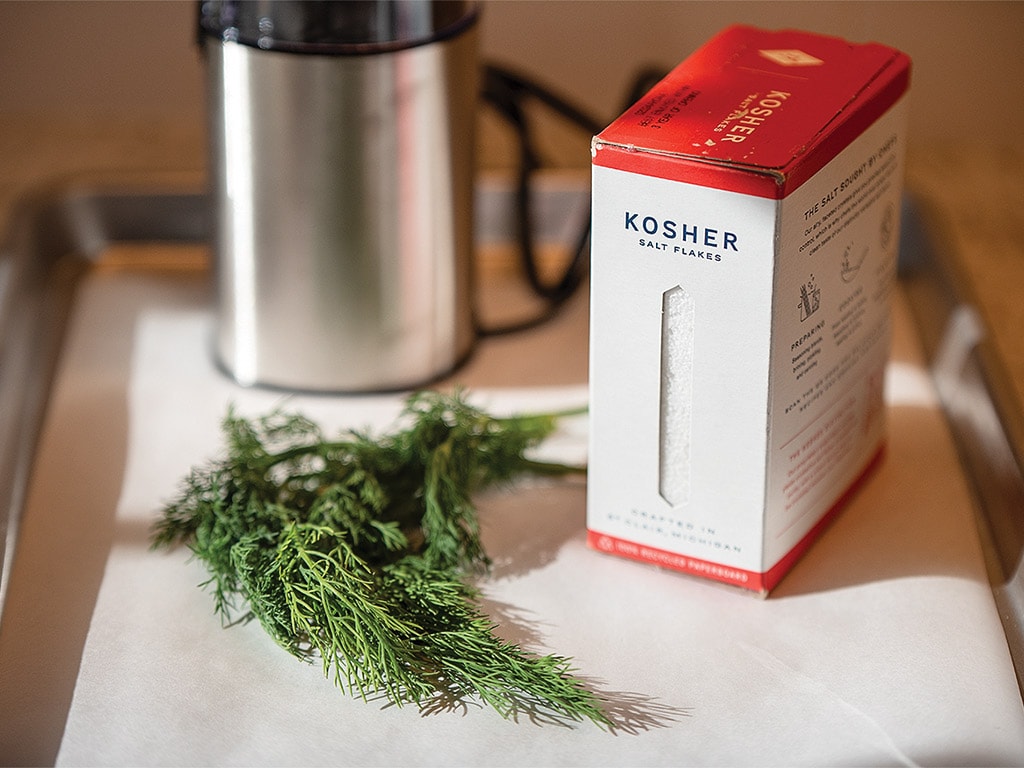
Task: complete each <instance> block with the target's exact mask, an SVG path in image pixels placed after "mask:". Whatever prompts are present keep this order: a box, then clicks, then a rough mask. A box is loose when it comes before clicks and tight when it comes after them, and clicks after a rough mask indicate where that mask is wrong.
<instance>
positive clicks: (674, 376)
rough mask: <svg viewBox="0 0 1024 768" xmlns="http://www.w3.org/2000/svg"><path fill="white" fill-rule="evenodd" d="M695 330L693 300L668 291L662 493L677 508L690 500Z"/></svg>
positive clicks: (664, 301) (663, 305)
mask: <svg viewBox="0 0 1024 768" xmlns="http://www.w3.org/2000/svg"><path fill="white" fill-rule="evenodd" d="M693 329H694V305H693V298H692V297H691V296H690V295H689V294H688V293H687V292H686V291H685V290H683V288H682V286H678V285H677V286H675V287H674V288H670V289H669V290H667V291H665V293H664V294H663V295H662V299H661V424H660V434H659V446H658V447H659V468H658V492H659V493H660V494H661V497H662V498H663V499H665V501H667V502H668V503H669V504H671V505H673V506H677V505H680V504H685V503H686V502H687V501H688V500H689V498H690V458H691V457H690V423H691V417H692V410H693Z"/></svg>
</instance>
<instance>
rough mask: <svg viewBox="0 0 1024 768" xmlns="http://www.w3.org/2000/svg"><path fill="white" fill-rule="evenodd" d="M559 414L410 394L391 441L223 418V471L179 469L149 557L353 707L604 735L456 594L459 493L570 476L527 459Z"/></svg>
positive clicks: (585, 705)
mask: <svg viewBox="0 0 1024 768" xmlns="http://www.w3.org/2000/svg"><path fill="white" fill-rule="evenodd" d="M566 413H568V412H566ZM561 415H566V414H541V415H530V416H515V417H508V418H495V417H492V416H490V415H488V414H486V413H485V412H483V411H481V410H479V409H477V408H475V407H473V406H471V405H469V404H468V403H467V402H466V399H465V398H464V396H463V395H462V394H461V393H458V392H457V393H455V394H452V395H443V394H438V393H434V392H419V393H416V394H414V395H412V396H411V397H410V398H409V399H408V400H407V402H406V407H405V411H404V414H403V423H404V424H405V426H404V427H403V428H401V429H399V430H397V431H396V432H394V433H393V434H390V435H387V436H384V437H377V438H375V437H372V436H370V435H368V434H365V433H359V432H350V433H347V434H345V435H343V436H342V438H341V439H339V440H331V441H328V440H325V439H324V435H323V434H322V433H321V430H320V429H319V428H318V427H317V425H315V424H314V423H313V422H311V421H309V420H308V419H306V418H304V417H302V416H300V415H296V414H289V413H285V412H281V411H275V412H274V413H271V414H270V415H268V416H265V417H263V418H259V419H255V420H247V419H243V418H240V417H238V416H237V415H236V414H235V413H234V412H233V411H229V413H228V415H227V417H226V418H225V420H224V422H223V430H224V435H225V438H226V443H227V455H226V457H225V458H223V459H222V460H219V461H216V462H214V463H212V464H209V465H206V466H204V467H201V468H195V469H193V470H192V472H191V473H190V475H189V476H188V477H187V479H186V480H185V483H184V488H183V490H182V492H181V493H180V496H179V497H178V498H177V499H176V500H174V501H173V502H172V503H170V504H169V505H168V506H166V507H165V509H164V510H163V514H162V516H161V518H160V520H159V522H158V523H157V526H156V528H155V531H154V534H153V546H154V547H166V546H172V545H174V544H177V543H184V544H187V545H188V546H189V547H190V548H191V549H192V551H193V552H194V554H195V556H196V557H198V558H199V559H200V560H201V561H202V562H203V563H204V564H205V565H206V567H207V569H208V570H209V572H210V579H209V581H208V582H206V584H205V585H204V586H208V587H209V588H210V589H211V590H212V592H213V596H214V599H215V606H216V610H217V612H218V613H219V614H220V615H221V616H222V618H223V619H224V620H225V622H226V623H229V624H230V623H235V622H238V621H248V620H251V619H253V618H255V619H258V620H259V622H260V623H261V624H262V625H263V627H264V628H265V629H266V631H267V632H268V633H269V634H270V635H271V636H272V637H273V638H274V640H276V641H277V643H279V644H280V645H281V646H283V647H284V648H285V649H287V650H288V651H290V652H291V653H292V654H294V655H295V656H296V657H298V658H300V659H304V660H310V661H311V660H314V659H317V658H318V659H320V661H321V662H322V664H323V669H324V674H325V675H326V676H328V677H329V678H332V679H333V680H334V682H335V683H336V684H337V685H338V686H339V687H340V688H342V689H343V690H345V691H347V692H348V693H350V694H352V695H357V696H360V697H362V698H364V699H368V698H370V697H377V696H383V697H385V698H386V699H387V700H388V701H390V702H392V703H394V704H398V705H401V704H405V703H415V704H417V705H419V706H420V707H421V708H422V709H424V710H425V711H426V710H432V709H436V708H445V707H453V706H456V705H461V704H463V703H464V702H465V701H466V700H467V699H468V698H470V697H473V696H478V697H479V698H480V699H481V700H482V701H484V702H486V703H487V704H489V705H491V706H492V707H494V708H495V709H496V710H497V711H498V712H500V713H501V714H502V715H503V716H505V717H507V718H510V717H516V716H517V715H518V714H519V713H521V712H525V713H527V714H528V715H529V716H531V717H534V718H536V719H539V720H542V721H554V722H563V721H567V720H569V721H572V720H584V719H589V720H591V721H594V722H595V723H597V724H599V725H602V726H610V725H611V723H610V722H609V720H608V718H607V717H606V715H605V714H604V712H603V711H602V709H601V707H600V704H599V702H598V700H597V697H596V696H595V695H594V694H593V693H592V692H591V691H589V690H588V689H587V688H586V687H585V686H584V685H583V684H582V683H581V682H580V681H579V680H578V679H576V678H575V677H574V676H573V672H572V669H571V668H570V662H569V660H568V659H567V658H564V657H560V656H553V655H548V656H535V655H531V654H529V653H527V652H525V651H524V650H523V649H521V648H520V647H519V646H518V645H516V644H513V643H510V642H507V641H505V640H503V639H501V638H500V637H498V635H497V634H496V633H495V629H496V625H495V624H494V622H493V621H491V619H490V618H488V617H487V616H486V614H485V613H484V612H483V611H482V610H481V608H480V606H479V593H478V591H477V590H476V589H475V588H474V587H473V586H472V585H471V584H470V583H468V582H467V577H469V576H472V575H479V574H481V573H483V572H485V571H486V568H487V566H488V565H489V564H490V561H489V559H488V556H487V554H486V552H485V551H484V548H483V545H482V543H481V539H480V528H479V523H478V519H477V511H476V508H475V507H474V505H473V501H472V496H473V494H474V493H476V492H478V491H480V490H482V489H485V488H488V487H492V486H495V485H498V484H502V483H508V482H510V481H512V480H514V479H516V478H517V477H519V476H521V475H523V474H527V473H534V474H543V475H554V476H557V475H566V474H570V473H576V472H584V471H585V469H584V468H582V467H577V466H571V465H565V464H559V463H551V462H544V461H537V460H534V459H531V458H528V457H527V456H526V453H527V451H528V450H529V449H530V448H532V447H534V446H536V445H537V444H538V443H539V442H540V441H542V440H543V439H544V438H545V437H547V436H548V435H549V434H550V433H551V432H552V431H553V430H554V428H555V426H556V423H557V419H558V418H559V416H561Z"/></svg>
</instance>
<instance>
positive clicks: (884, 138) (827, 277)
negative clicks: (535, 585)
mask: <svg viewBox="0 0 1024 768" xmlns="http://www.w3.org/2000/svg"><path fill="white" fill-rule="evenodd" d="M909 80H910V61H909V59H908V58H907V56H906V55H904V54H902V53H900V52H899V51H897V50H894V49H892V48H889V47H886V46H882V45H877V44H863V45H861V44H851V43H848V42H845V41H843V40H839V39H837V38H832V37H824V36H821V35H816V34H810V33H805V32H798V31H765V30H760V29H754V28H751V27H742V26H737V27H731V28H729V29H726V30H725V31H723V32H722V33H721V34H719V35H718V36H716V37H715V38H713V39H712V40H711V41H709V42H708V43H707V44H706V45H705V46H703V47H702V48H701V49H700V50H698V51H697V52H696V53H694V54H693V55H692V56H691V57H690V58H688V59H687V60H686V61H684V62H683V63H682V64H680V65H679V66H678V67H677V68H676V69H675V70H673V71H672V72H671V73H670V74H669V75H668V76H667V77H666V78H665V79H664V80H662V81H661V83H659V84H658V85H657V86H656V87H655V88H653V89H652V90H651V91H650V92H649V93H648V94H647V95H646V96H645V97H644V98H642V99H641V100H640V101H638V102H637V103H636V104H635V105H634V106H633V107H632V108H631V109H629V110H628V111H627V112H626V113H625V114H623V115H622V116H621V117H620V118H619V119H617V120H616V121H615V122H613V123H612V124H611V125H610V126H609V127H608V128H607V129H606V130H605V131H603V132H602V133H601V134H600V135H598V136H597V137H595V138H594V141H593V145H592V155H593V186H592V190H593V193H592V194H593V203H592V205H593V234H592V267H591V275H592V283H591V329H590V334H591V336H590V419H591V422H590V456H589V465H590V469H589V473H588V501H587V528H588V543H589V544H590V546H592V547H593V548H595V549H597V550H600V551H604V552H609V553H613V554H618V555H622V556H625V557H629V558H633V559H636V560H642V561H647V562H650V563H654V564H657V565H660V566H665V567H669V568H674V569H678V570H680V571H684V572H687V573H691V574H695V575H698V576H702V577H707V578H711V579H716V580H718V581H722V582H726V583H729V584H734V585H737V586H740V587H744V588H746V589H750V590H753V591H755V592H758V593H760V594H762V595H764V594H767V593H768V591H769V590H771V589H772V588H773V587H774V586H775V585H776V584H777V583H778V582H779V580H780V579H781V578H782V576H783V575H784V574H785V572H786V571H787V570H788V569H789V568H790V567H791V566H792V565H793V563H794V562H795V561H796V559H797V558H798V557H799V556H800V555H801V554H802V553H803V552H804V551H805V550H806V549H807V547H808V546H810V544H811V542H812V541H813V540H814V538H815V537H816V536H817V535H818V534H819V533H820V532H821V530H822V529H823V527H824V526H825V525H826V523H827V522H828V521H829V520H830V519H831V518H832V516H833V515H835V514H836V513H837V511H838V510H839V509H840V507H841V506H842V503H843V501H844V499H845V497H846V496H847V495H848V494H849V493H850V492H851V490H852V489H853V488H854V487H855V486H856V485H857V484H858V482H860V481H861V480H862V479H863V478H865V477H866V476H867V474H868V472H869V470H870V468H871V467H872V466H873V465H874V463H875V462H876V461H877V460H878V459H879V457H880V455H881V451H882V446H883V443H884V437H885V413H884V407H883V399H882V389H883V378H884V371H885V366H886V362H887V360H888V355H889V337H890V304H889V301H890V291H891V288H892V284H893V281H894V279H895V272H896V256H897V247H898V242H899V223H900V199H901V194H902V181H903V157H904V144H905V137H906V134H905V111H906V110H905V103H906V98H905V96H906V93H907V90H908V87H909Z"/></svg>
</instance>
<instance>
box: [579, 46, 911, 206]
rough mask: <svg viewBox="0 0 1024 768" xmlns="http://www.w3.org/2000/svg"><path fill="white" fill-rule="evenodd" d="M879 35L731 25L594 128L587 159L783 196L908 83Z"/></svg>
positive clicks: (903, 59) (896, 55) (902, 61)
mask: <svg viewBox="0 0 1024 768" xmlns="http://www.w3.org/2000/svg"><path fill="white" fill-rule="evenodd" d="M909 83H910V59H909V58H908V57H907V56H906V55H905V54H903V53H901V52H899V51H897V50H896V49H894V48H889V47H887V46H884V45H879V44H877V43H866V44H854V43H849V42H847V41H845V40H841V39H839V38H836V37H826V36H823V35H817V34H813V33H809V32H800V31H794V30H780V31H768V30H762V29H757V28H754V27H747V26H734V27H729V28H728V29H726V30H724V31H723V32H721V33H719V34H718V35H717V36H715V37H714V38H712V39H711V40H710V41H708V42H707V43H706V44H705V45H704V46H702V47H701V48H700V49H699V50H697V51H696V52H695V53H694V54H693V55H692V56H690V57H689V58H687V59H686V60H685V61H683V62H682V63H681V64H680V65H679V66H677V67H676V68H675V69H674V70H672V72H670V73H669V74H668V75H667V76H666V77H665V78H664V79H663V80H662V81H661V82H660V83H658V84H657V85H656V86H655V87H654V88H652V89H651V90H650V91H649V92H648V93H647V94H646V95H645V96H644V97H643V98H642V99H640V100H639V101H638V102H637V103H636V104H634V105H633V106H632V107H631V108H630V109H628V110H627V111H626V112H625V113H623V114H622V116H620V117H619V118H618V119H617V120H615V122H613V123H612V124H611V125H610V126H608V128H606V129H605V130H604V131H602V132H601V133H600V134H599V135H598V136H597V137H595V139H594V143H593V152H592V154H593V157H594V164H595V165H600V166H608V167H613V168H621V169H623V170H628V171H633V172H635V173H641V174H645V175H648V176H657V177H661V178H669V179H676V180H680V181H688V182H691V183H695V184H700V185H703V186H711V187H718V188H722V189H729V190H732V191H737V192H744V193H747V194H754V195H758V196H761V197H771V198H782V197H785V196H786V195H787V194H788V193H789V192H791V191H792V190H793V189H795V188H796V187H798V186H799V185H800V184H801V183H803V182H804V181H806V180H807V179H808V178H810V177H811V176H812V175H814V173H815V172H816V171H818V170H820V169H821V168H822V167H823V166H824V165H825V164H826V163H827V162H828V161H829V160H831V159H832V158H833V157H835V155H836V154H838V152H840V151H841V150H842V149H843V148H844V147H845V146H846V145H847V144H849V143H850V142H851V141H852V140H853V139H855V138H856V137H857V136H858V135H859V134H860V133H862V132H863V131H864V129H866V128H867V127H868V126H869V125H871V123H873V122H874V121H875V120H876V119H878V118H879V117H880V116H881V115H883V114H884V113H885V112H886V111H887V110H888V109H889V108H890V107H891V106H892V105H893V104H895V103H896V102H897V101H898V100H899V98H900V97H901V96H902V95H903V94H904V93H905V92H906V90H907V88H908V87H909Z"/></svg>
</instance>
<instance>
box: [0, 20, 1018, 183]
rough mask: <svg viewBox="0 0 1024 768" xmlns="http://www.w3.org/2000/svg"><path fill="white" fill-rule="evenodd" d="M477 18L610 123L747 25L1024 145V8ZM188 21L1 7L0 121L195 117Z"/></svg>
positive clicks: (968, 126) (975, 132) (196, 63)
mask: <svg viewBox="0 0 1024 768" xmlns="http://www.w3.org/2000/svg"><path fill="white" fill-rule="evenodd" d="M483 10H484V15H483V20H482V29H481V34H482V53H483V56H484V57H485V58H487V59H489V60H495V61H501V62H502V63H505V64H507V65H510V66H513V67H516V68H519V69H521V70H522V71H524V72H526V73H528V74H530V75H532V76H534V77H535V78H538V79H540V80H542V81H543V82H545V83H547V84H548V85H550V86H551V87H553V88H555V89H556V90H558V91H561V92H563V93H566V94H568V95H571V96H572V97H573V98H574V99H576V100H577V101H578V102H579V103H580V104H581V105H582V106H585V107H586V108H587V109H588V110H590V111H592V112H594V113H596V114H597V115H599V116H602V117H607V118H610V117H612V116H613V113H614V112H615V111H616V110H617V108H618V105H619V102H620V101H621V99H622V96H623V93H624V91H625V89H626V85H627V82H628V81H629V80H630V77H631V75H632V74H633V72H634V71H635V70H636V69H637V67H639V66H640V65H641V64H646V63H656V64H659V65H664V66H669V65H672V64H674V63H676V62H678V61H679V60H681V59H682V58H683V57H685V56H686V55H687V54H688V53H689V52H690V51H691V50H692V49H693V48H695V47H696V46H698V45H699V44H700V43H701V42H702V41H703V40H704V39H706V38H707V37H709V36H710V35H712V34H713V33H714V32H715V31H717V30H718V29H720V28H721V27H723V26H725V25H727V24H730V23H734V22H745V23H752V24H757V25H761V26H767V27H786V26H795V27H802V28H806V29H811V30H817V31H821V32H827V33H832V34H837V35H840V36H844V37H847V38H849V39H852V40H858V41H862V40H877V41H880V42H884V43H888V44H891V45H894V46H897V47H900V48H902V49H903V50H905V51H907V52H908V53H909V54H910V55H911V56H912V57H913V59H914V61H915V66H916V69H915V81H914V91H913V117H912V125H911V131H912V133H911V135H912V138H916V139H920V140H924V139H957V140H966V141H984V142H993V143H1003V142H1005V143H1011V144H1015V145H1018V146H1019V145H1020V144H1021V142H1022V141H1024V139H1022V138H1021V137H1022V133H1024V131H1022V126H1024V86H1022V83H1024V53H1022V48H1021V46H1022V41H1024V3H1017V2H994V3H990V2H663V1H658V2H654V1H652V2H641V1H631V2H612V1H611V0H489V1H488V0H485V2H484V9H483ZM194 13H195V6H194V5H193V3H192V2H186V1H185V0H170V1H168V0H161V1H155V0H150V1H148V2H147V1H143V2H125V1H119V2H107V1H104V2H95V1H92V0H86V1H68V0H46V1H43V0H15V1H12V0H6V1H4V0H0V115H2V114H3V113H8V114H11V113H24V112H32V113H41V112H51V111H58V112H63V113H76V114H80V115H103V116H116V115H124V114H128V113H131V114H133V115H134V116H136V117H150V116H151V117H155V118H158V119H173V120H185V121H189V120H196V121H201V120H202V115H203V106H202V90H203V85H202V65H201V61H200V58H199V56H198V54H197V51H196V48H195V46H194V31H193V26H194ZM0 173H2V170H0Z"/></svg>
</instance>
